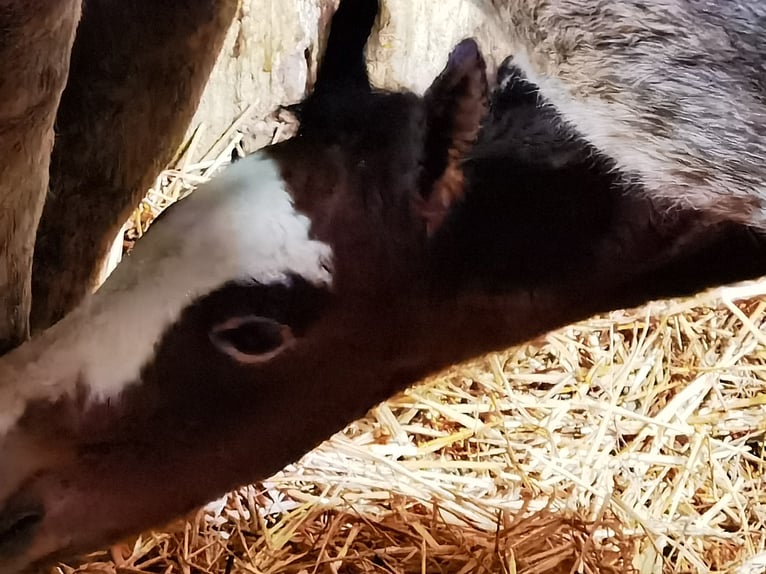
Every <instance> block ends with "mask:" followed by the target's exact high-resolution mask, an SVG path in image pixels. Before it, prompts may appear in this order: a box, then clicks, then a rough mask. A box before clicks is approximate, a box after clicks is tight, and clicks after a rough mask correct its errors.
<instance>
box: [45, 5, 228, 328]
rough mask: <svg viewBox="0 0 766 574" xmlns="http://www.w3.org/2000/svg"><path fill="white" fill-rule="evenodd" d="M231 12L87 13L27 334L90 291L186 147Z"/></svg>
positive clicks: (224, 8) (54, 163) (102, 8)
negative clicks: (134, 216)
mask: <svg viewBox="0 0 766 574" xmlns="http://www.w3.org/2000/svg"><path fill="white" fill-rule="evenodd" d="M237 4H238V2H237V0H167V1H163V2H159V3H157V2H152V1H147V0H142V1H140V2H124V1H122V0H88V2H87V3H86V4H85V6H84V9H83V18H82V23H81V25H80V28H79V30H78V33H77V38H76V40H75V43H74V48H73V52H72V69H71V74H70V77H69V80H68V83H67V86H66V89H65V90H64V94H63V97H62V100H61V107H60V108H59V111H58V116H57V118H56V132H57V135H56V144H55V146H54V148H53V157H52V160H51V185H50V195H49V197H48V200H47V202H46V203H45V208H44V210H43V215H42V219H41V221H40V229H39V230H38V232H37V244H36V247H35V260H34V274H33V277H32V289H33V295H34V304H33V307H32V318H31V323H32V328H33V329H35V330H39V329H42V328H45V327H47V326H49V325H50V324H52V323H55V322H56V321H58V320H59V319H60V318H61V317H62V316H64V314H66V313H67V312H68V311H70V310H71V309H72V308H73V307H74V306H75V305H77V303H79V302H80V300H81V299H82V298H83V296H84V295H85V294H86V293H88V292H90V291H91V290H92V288H93V287H94V286H95V280H96V274H97V271H98V268H99V265H100V263H101V262H102V260H103V259H104V257H105V256H106V253H107V250H108V248H109V244H110V242H111V240H112V239H113V238H114V237H115V236H116V234H117V232H118V231H119V228H120V226H121V225H122V224H123V222H124V221H125V220H126V219H127V218H128V216H129V214H130V212H131V211H132V210H134V209H135V208H136V207H137V205H138V203H139V201H140V200H141V199H142V198H143V196H144V194H145V193H146V189H148V187H149V185H150V184H151V182H152V181H153V180H154V178H155V177H156V176H157V174H158V173H159V171H160V170H161V169H162V168H164V166H165V165H166V164H167V162H168V161H170V159H171V157H172V154H173V153H175V151H176V150H177V148H178V146H179V145H180V144H181V141H182V138H183V136H184V134H185V132H186V129H187V126H188V124H189V122H190V121H191V118H192V116H193V114H194V112H195V110H196V109H197V105H198V103H199V100H200V97H201V96H202V90H203V88H204V86H205V84H206V82H207V79H208V76H209V74H210V72H211V70H212V67H213V64H214V63H215V60H216V58H217V56H218V52H219V50H220V48H221V45H222V42H223V39H224V37H225V34H226V31H227V30H228V28H229V24H230V23H231V20H232V18H233V16H234V13H235V11H236V8H237Z"/></svg>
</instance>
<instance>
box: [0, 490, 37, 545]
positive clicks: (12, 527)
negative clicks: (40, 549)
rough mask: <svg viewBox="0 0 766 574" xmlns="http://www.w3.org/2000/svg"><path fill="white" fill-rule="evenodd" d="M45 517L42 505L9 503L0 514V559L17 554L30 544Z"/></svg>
mask: <svg viewBox="0 0 766 574" xmlns="http://www.w3.org/2000/svg"><path fill="white" fill-rule="evenodd" d="M44 517H45V510H44V509H43V507H42V505H40V504H36V503H31V502H29V501H26V502H23V503H14V502H11V503H10V504H8V505H7V506H6V508H4V509H3V511H2V512H0V557H10V556H14V555H16V554H19V553H21V552H23V551H24V549H25V548H26V547H27V545H29V544H30V543H31V542H32V539H33V538H34V534H35V531H36V530H37V528H38V526H39V525H40V523H41V522H42V521H43V518H44Z"/></svg>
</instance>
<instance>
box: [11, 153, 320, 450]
mask: <svg viewBox="0 0 766 574" xmlns="http://www.w3.org/2000/svg"><path fill="white" fill-rule="evenodd" d="M171 210H172V211H170V212H168V213H167V214H166V215H164V216H163V217H162V220H161V221H159V222H157V224H156V225H153V226H152V227H151V229H150V230H149V232H148V233H147V235H146V236H145V237H143V238H142V239H141V240H140V241H138V242H137V243H136V246H135V248H134V250H133V252H132V253H131V255H130V257H128V258H126V259H125V260H124V261H123V262H122V263H121V264H120V265H119V266H118V267H117V269H116V270H115V271H114V272H113V273H112V275H111V276H110V277H109V278H108V280H107V281H106V283H104V285H103V286H102V287H101V289H99V290H98V291H97V292H96V293H95V294H94V295H93V296H92V297H90V298H88V299H87V300H86V301H85V302H84V303H83V304H82V305H80V306H79V307H78V308H77V309H76V310H75V311H73V312H72V313H71V314H70V315H68V316H67V317H66V318H64V319H63V320H62V321H61V322H59V323H58V324H57V325H55V326H54V327H52V328H50V329H48V330H47V331H46V332H44V333H42V334H41V335H40V336H39V337H37V338H36V339H34V340H32V341H30V342H29V343H27V344H25V345H23V346H21V347H20V348H18V349H16V350H15V351H13V352H11V353H9V354H8V355H6V356H5V357H3V358H2V359H0V436H2V435H3V434H4V433H5V432H7V431H8V430H9V429H10V428H11V427H12V426H13V425H14V424H15V422H16V420H17V419H18V418H19V417H20V416H21V414H22V413H23V410H24V407H25V405H26V404H27V402H28V401H30V400H39V399H56V398H58V397H61V396H63V395H64V394H66V393H69V392H72V391H73V390H74V388H75V384H76V382H77V381H78V379H80V381H81V382H82V383H83V384H85V385H86V386H87V388H88V390H89V392H90V396H91V397H92V399H93V400H96V401H98V400H103V399H105V398H108V397H113V396H116V395H118V394H119V393H120V392H121V391H122V390H123V389H124V388H125V387H126V385H128V384H129V383H131V382H134V381H136V380H137V379H138V376H139V372H140V369H141V367H142V366H143V365H145V364H146V363H147V361H148V360H149V359H150V358H151V357H152V355H153V353H154V347H155V344H156V343H157V342H158V341H159V340H160V337H161V336H162V334H163V332H164V331H165V330H166V329H167V328H168V327H169V326H170V325H171V324H172V323H173V322H174V321H175V320H176V319H177V318H178V317H179V315H180V314H181V312H182V310H183V309H184V308H185V307H186V306H187V305H189V304H190V303H191V302H192V301H193V300H194V299H196V298H198V297H199V296H201V295H205V294H207V293H210V292H211V291H213V290H215V289H217V288H218V287H220V286H222V285H223V284H225V283H227V282H229V281H233V280H248V279H254V280H256V281H258V282H262V283H272V282H276V281H280V280H283V279H284V278H285V275H286V273H294V274H297V275H300V276H302V277H304V278H305V279H307V280H308V281H310V282H312V283H314V284H329V283H330V281H331V277H330V274H329V271H328V267H327V266H328V264H329V263H330V259H331V256H332V251H331V249H330V247H329V245H327V244H325V243H322V242H319V241H314V240H312V239H310V238H309V228H310V221H309V219H308V218H307V217H305V216H304V215H301V214H299V213H298V212H296V210H295V208H294V206H293V201H292V198H291V197H290V195H289V194H288V192H287V190H286V184H285V182H284V181H283V180H282V177H281V175H280V173H279V169H278V166H277V165H276V163H275V162H274V161H273V160H272V159H270V158H268V157H267V156H264V155H261V154H256V155H253V156H250V157H248V158H246V159H243V160H241V161H239V162H237V163H235V164H233V165H232V166H231V167H229V168H227V169H226V170H224V171H223V172H222V173H221V174H219V175H218V176H217V177H215V178H214V179H212V180H211V181H210V182H208V183H206V184H204V185H202V186H200V187H199V188H198V189H197V190H196V191H195V192H193V193H192V194H191V195H190V196H189V197H187V198H186V199H183V200H181V202H179V203H178V204H177V205H175V206H173V207H172V208H171Z"/></svg>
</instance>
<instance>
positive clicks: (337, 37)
mask: <svg viewBox="0 0 766 574" xmlns="http://www.w3.org/2000/svg"><path fill="white" fill-rule="evenodd" d="M377 15H378V0H341V2H340V5H339V6H338V9H337V10H336V12H335V14H333V17H332V21H331V23H330V33H329V35H328V37H327V46H326V48H325V51H324V54H323V55H322V58H321V62H320V65H319V71H318V73H317V79H316V82H315V84H314V89H313V90H312V92H311V95H309V96H308V97H307V98H306V99H305V100H303V101H302V102H300V103H299V104H296V105H294V106H292V107H291V108H292V109H291V111H293V112H294V113H295V114H296V116H297V118H298V119H299V121H300V123H301V128H300V129H301V132H303V133H306V132H307V131H310V130H315V131H318V132H324V131H328V130H331V128H332V127H333V126H334V125H335V124H336V123H337V121H338V118H342V117H345V116H347V115H348V108H349V107H350V106H353V104H354V103H355V101H356V100H358V99H359V96H360V95H366V94H369V93H370V92H371V90H372V89H371V87H370V80H369V77H368V74H367V62H366V60H365V56H364V50H365V47H366V45H367V38H368V37H369V35H370V33H371V32H372V27H373V25H374V24H375V18H376V17H377Z"/></svg>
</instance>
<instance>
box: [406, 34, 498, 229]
mask: <svg viewBox="0 0 766 574" xmlns="http://www.w3.org/2000/svg"><path fill="white" fill-rule="evenodd" d="M488 91H489V87H488V85H487V71H486V64H485V62H484V58H483V57H482V55H481V52H480V51H479V46H478V45H477V44H476V42H475V41H474V40H471V39H466V40H463V41H462V42H460V43H459V44H458V45H457V46H456V47H455V48H454V49H453V50H452V53H451V54H450V55H449V59H448V60H447V65H446V66H445V68H444V70H443V71H442V73H441V74H439V76H438V77H437V78H436V79H435V80H434V81H433V83H432V84H431V87H430V88H428V90H427V91H426V93H425V96H424V99H425V103H426V110H427V111H426V113H427V130H428V132H427V136H426V153H425V166H424V167H425V169H424V174H423V180H422V181H421V188H420V189H421V194H422V199H423V201H422V204H421V206H420V210H421V214H422V215H423V217H424V218H425V220H426V225H427V229H428V232H429V234H432V233H433V232H435V231H436V230H437V229H438V228H439V226H440V225H441V223H442V221H443V220H444V218H445V217H446V215H447V213H448V212H449V210H450V207H451V206H452V205H453V203H454V202H455V201H456V200H458V199H460V197H462V195H463V192H464V178H463V169H462V163H463V160H464V159H465V158H466V156H467V154H468V152H469V151H470V149H471V146H472V145H473V143H474V142H475V141H476V138H477V136H478V135H479V130H480V128H481V123H482V121H483V120H484V117H485V116H486V114H487V103H488V95H487V94H488Z"/></svg>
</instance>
